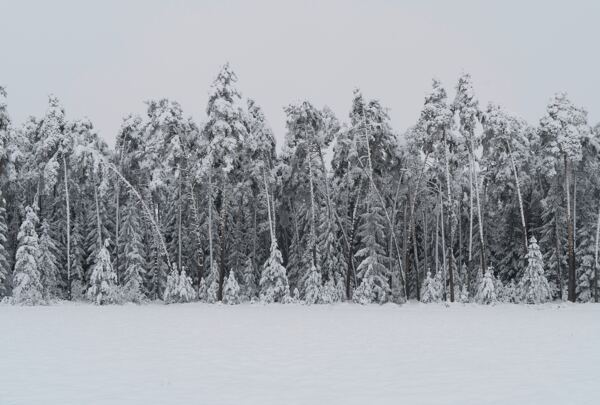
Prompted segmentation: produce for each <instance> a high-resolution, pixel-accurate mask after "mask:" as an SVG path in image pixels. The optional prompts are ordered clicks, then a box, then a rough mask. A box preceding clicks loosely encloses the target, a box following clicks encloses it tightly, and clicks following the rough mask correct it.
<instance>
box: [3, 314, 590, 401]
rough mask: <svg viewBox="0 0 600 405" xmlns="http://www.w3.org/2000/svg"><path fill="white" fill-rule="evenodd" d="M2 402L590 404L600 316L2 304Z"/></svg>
mask: <svg viewBox="0 0 600 405" xmlns="http://www.w3.org/2000/svg"><path fill="white" fill-rule="evenodd" d="M0 325H2V326H3V330H2V333H0V347H1V348H2V355H1V358H0V404H3V405H6V404H27V405H32V404H44V405H48V404H61V405H67V404H77V405H81V404H128V405H131V404H144V405H146V404H213V405H214V404H257V405H258V404H260V405H265V404H286V405H289V404H328V405H329V404H345V405H348V404H362V405H364V404H400V403H410V404H436V403H440V404H441V403H444V404H448V403H452V404H453V403H457V404H458V403H460V404H593V403H597V401H598V397H599V395H600V383H599V382H600V306H598V305H591V304H589V305H573V304H560V305H559V304H548V305H544V306H518V305H497V306H492V307H485V306H475V305H461V304H455V305H452V306H450V307H445V306H443V305H434V304H431V305H423V304H416V303H410V304H407V305H404V306H397V305H392V304H389V305H384V306H375V305H373V306H364V307H363V306H359V305H350V304H340V305H333V306H325V305H317V306H303V305H267V306H263V305H249V304H248V305H239V306H226V305H207V304H199V303H195V304H183V305H155V304H151V305H143V306H135V305H127V306H105V307H97V306H93V305H87V304H81V305H76V304H60V305H55V306H48V307H12V306H0Z"/></svg>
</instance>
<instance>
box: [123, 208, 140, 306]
mask: <svg viewBox="0 0 600 405" xmlns="http://www.w3.org/2000/svg"><path fill="white" fill-rule="evenodd" d="M140 231H141V223H140V221H139V212H138V209H137V208H136V206H135V205H134V204H132V203H130V204H129V205H128V206H127V207H126V209H125V213H124V215H123V223H122V225H121V229H120V233H121V240H122V243H123V246H122V248H123V252H122V253H123V254H122V258H121V260H120V262H119V267H120V268H119V269H118V271H119V273H121V274H122V275H121V278H122V282H123V293H124V298H125V300H127V301H131V302H137V303H139V302H141V301H143V300H144V298H145V294H144V277H145V275H146V270H145V268H144V264H145V260H144V258H143V257H142V254H143V252H144V246H143V242H142V235H141V232H140Z"/></svg>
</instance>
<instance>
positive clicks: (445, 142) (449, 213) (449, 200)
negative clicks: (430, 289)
mask: <svg viewBox="0 0 600 405" xmlns="http://www.w3.org/2000/svg"><path fill="white" fill-rule="evenodd" d="M444 151H445V153H444V157H445V160H446V187H447V188H448V227H449V228H450V229H449V231H450V243H449V244H448V248H449V249H448V254H449V255H450V256H451V257H452V259H454V251H453V248H452V243H453V241H454V224H453V221H452V213H453V209H452V190H451V188H450V163H449V161H448V160H449V159H448V154H449V153H450V151H449V149H448V140H447V139H446V131H444ZM442 225H443V219H442ZM444 266H446V261H445V260H444ZM446 269H447V270H448V268H446ZM449 270H450V272H449V276H450V277H449V278H450V280H449V281H450V302H454V271H453V270H452V269H449Z"/></svg>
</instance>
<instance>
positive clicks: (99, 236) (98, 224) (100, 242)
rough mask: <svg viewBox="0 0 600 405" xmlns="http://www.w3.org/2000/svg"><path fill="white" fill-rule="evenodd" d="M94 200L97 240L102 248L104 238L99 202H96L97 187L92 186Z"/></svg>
mask: <svg viewBox="0 0 600 405" xmlns="http://www.w3.org/2000/svg"><path fill="white" fill-rule="evenodd" d="M94 200H95V201H96V220H97V224H96V225H97V227H98V242H99V247H100V248H102V246H104V245H103V243H104V240H103V239H102V221H101V220H100V203H99V202H98V189H97V188H96V187H95V186H94Z"/></svg>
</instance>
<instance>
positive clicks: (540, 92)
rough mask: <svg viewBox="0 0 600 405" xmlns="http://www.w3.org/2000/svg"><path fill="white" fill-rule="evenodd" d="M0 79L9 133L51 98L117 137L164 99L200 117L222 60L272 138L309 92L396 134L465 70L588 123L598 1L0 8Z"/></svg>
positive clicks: (508, 96)
mask: <svg viewBox="0 0 600 405" xmlns="http://www.w3.org/2000/svg"><path fill="white" fill-rule="evenodd" d="M0 16H1V17H0V85H4V86H5V87H6V90H7V91H8V106H9V112H10V114H11V116H12V118H13V121H15V122H16V123H17V124H18V123H21V122H23V120H24V119H25V118H26V117H27V116H28V115H36V116H39V115H41V114H43V113H44V111H45V108H46V103H47V95H48V94H49V93H54V94H56V95H57V96H58V97H59V98H60V99H61V101H62V103H63V104H64V106H65V108H66V110H67V115H68V117H69V118H80V117H84V116H87V117H89V118H90V119H91V120H92V121H93V122H94V124H95V126H96V128H97V129H98V131H99V132H100V134H101V136H102V137H103V138H104V139H105V140H106V141H107V142H108V143H109V144H110V145H113V144H114V138H115V135H116V133H117V131H118V129H119V127H120V124H121V120H122V117H124V116H125V115H127V114H128V113H132V112H133V113H142V112H143V111H144V104H143V101H144V100H148V99H152V98H161V97H168V98H171V99H174V100H177V101H179V102H180V103H181V105H182V107H183V109H184V112H185V114H186V115H192V116H193V117H194V118H196V119H197V120H198V121H202V120H204V117H205V107H206V102H207V98H208V97H207V94H208V89H209V86H210V83H211V82H212V80H213V79H214V77H215V75H216V74H217V72H218V69H219V67H220V66H221V65H222V64H223V63H224V62H225V61H229V62H230V63H231V65H232V67H233V69H234V70H235V72H236V73H237V75H238V77H239V88H240V90H241V91H242V93H243V95H244V96H247V97H252V98H254V99H255V100H257V102H258V103H259V104H260V105H262V106H263V108H264V110H265V113H266V115H267V117H268V119H269V121H270V123H271V126H272V127H273V129H274V130H275V132H276V136H277V138H278V141H279V142H280V141H281V140H282V139H283V136H284V132H285V117H284V114H283V110H282V108H283V106H285V105H287V104H289V103H290V102H294V101H297V100H301V99H308V100H310V101H312V102H313V103H314V104H316V105H317V106H322V105H325V104H327V105H328V106H329V107H331V108H332V109H333V111H334V112H335V113H336V114H338V117H339V118H340V119H342V120H344V121H345V120H346V118H347V115H348V110H349V108H350V102H351V97H352V89H353V88H355V87H360V88H361V89H362V90H363V93H364V94H365V96H366V97H369V98H379V99H380V100H381V101H382V103H383V104H384V105H386V106H387V107H389V108H390V114H391V117H392V123H393V126H394V128H395V129H396V130H397V131H398V132H402V131H404V130H405V129H406V128H407V127H408V126H410V125H412V124H413V123H414V122H415V120H416V119H417V117H418V114H419V110H420V108H421V106H422V103H423V97H424V95H425V93H426V92H427V90H428V89H429V87H430V85H431V78H432V77H437V78H439V79H441V80H442V82H443V83H444V85H445V86H446V88H447V89H448V90H451V91H450V92H451V93H453V92H454V91H453V89H454V86H455V84H456V80H457V78H458V75H459V74H460V73H461V72H463V71H466V72H470V73H471V74H472V76H473V79H474V83H475V91H476V94H477V95H478V97H479V99H480V102H481V103H482V104H483V105H486V104H487V103H488V101H495V102H498V103H500V104H502V105H504V106H505V107H506V108H507V109H509V110H511V111H513V112H517V113H519V114H520V115H522V116H523V117H524V118H526V119H528V120H530V121H531V122H537V120H538V119H539V118H540V116H541V115H542V114H543V111H544V108H545V104H546V102H547V101H548V99H549V97H550V96H551V95H552V93H554V92H556V91H567V92H568V93H569V95H570V96H571V98H572V99H573V101H574V102H575V103H577V104H579V105H583V106H584V107H586V108H587V109H588V111H589V112H590V114H589V117H590V122H591V123H594V124H595V123H596V122H597V121H599V120H600V96H599V93H600V92H599V90H600V52H599V51H598V49H599V42H600V23H599V22H598V21H599V18H600V1H597V0H590V1H560V2H559V1H541V0H540V1H517V0H515V1H513V0H504V1H496V2H493V3H492V2H486V1H445V0H439V1H433V0H431V1H410V2H409V1H391V0H390V1H384V0H371V1H352V0H346V1H325V0H321V1H314V2H313V1H276V0H273V1H243V0H239V1H223V0H221V1H168V2H167V1H150V0H140V1H125V0H120V1H119V0H102V1H100V0H97V1H75V0H73V1H62V0H53V1H27V0H19V1H9V0H0Z"/></svg>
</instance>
